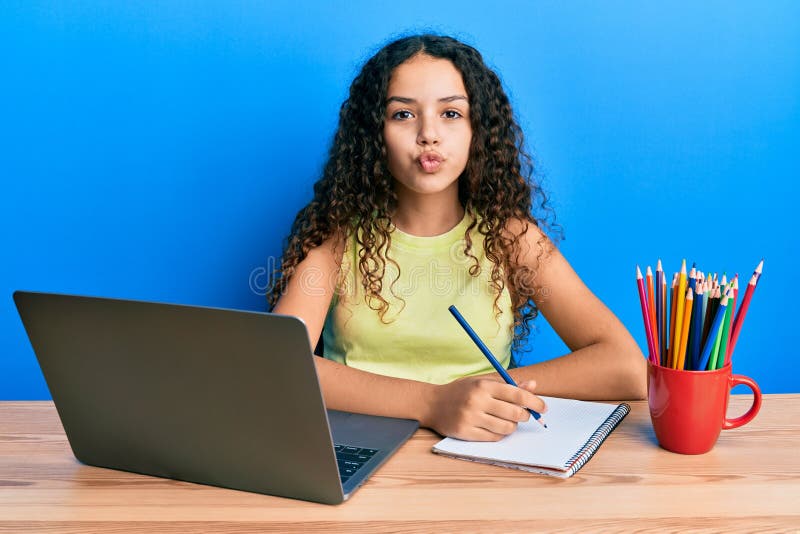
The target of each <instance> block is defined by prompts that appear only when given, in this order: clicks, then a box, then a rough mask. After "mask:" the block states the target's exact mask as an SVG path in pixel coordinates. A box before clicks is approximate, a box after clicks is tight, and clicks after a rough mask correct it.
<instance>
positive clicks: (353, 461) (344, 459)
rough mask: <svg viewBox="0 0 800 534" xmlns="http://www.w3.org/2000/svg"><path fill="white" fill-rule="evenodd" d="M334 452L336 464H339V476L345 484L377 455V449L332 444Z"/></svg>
mask: <svg viewBox="0 0 800 534" xmlns="http://www.w3.org/2000/svg"><path fill="white" fill-rule="evenodd" d="M333 448H334V449H335V450H336V463H338V464H339V476H340V477H341V479H342V482H346V481H347V480H348V479H349V478H350V477H351V476H353V475H354V474H355V472H356V471H358V470H359V469H360V468H361V467H362V466H363V465H364V464H365V463H367V462H368V461H370V459H371V458H372V457H373V456H375V455H376V454H377V453H378V449H367V448H363V447H353V446H350V445H342V444H334V445H333Z"/></svg>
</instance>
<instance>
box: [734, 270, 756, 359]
mask: <svg viewBox="0 0 800 534" xmlns="http://www.w3.org/2000/svg"><path fill="white" fill-rule="evenodd" d="M758 278H759V276H758V274H757V273H753V276H752V277H751V278H750V282H749V283H748V284H747V289H746V290H745V292H744V297H743V298H742V305H741V306H739V312H738V313H737V314H736V318H735V319H734V321H733V334H731V348H730V353H731V356H732V355H733V351H734V349H735V348H736V341H738V340H739V333H740V332H741V331H742V323H744V318H745V316H746V315H747V309H748V308H749V307H750V299H751V298H753V292H754V291H755V290H756V283H757V282H758Z"/></svg>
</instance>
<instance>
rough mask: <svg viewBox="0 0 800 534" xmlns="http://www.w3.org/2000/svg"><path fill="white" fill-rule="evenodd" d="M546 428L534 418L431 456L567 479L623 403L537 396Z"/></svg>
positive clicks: (624, 411) (446, 445)
mask: <svg viewBox="0 0 800 534" xmlns="http://www.w3.org/2000/svg"><path fill="white" fill-rule="evenodd" d="M540 398H541V399H542V400H544V402H545V404H547V412H546V413H544V414H543V416H544V418H545V420H546V421H547V428H546V429H545V428H543V427H542V425H540V424H539V423H538V422H536V421H535V420H534V419H533V417H531V418H530V420H529V421H526V422H524V423H520V424H519V425H518V426H517V430H516V431H515V432H514V433H513V434H510V435H508V436H506V437H505V438H503V439H501V440H500V441H494V442H488V441H463V440H460V439H454V438H445V439H443V440H442V441H440V442H439V443H437V444H436V445H434V447H433V452H435V453H438V454H442V455H444V456H450V457H452V458H459V459H462V460H471V461H474V462H481V463H487V464H492V465H499V466H502V467H510V468H513V469H521V470H523V471H530V472H532V473H539V474H543V475H550V476H554V477H560V478H568V477H571V476H572V475H574V474H575V473H577V472H578V470H579V469H580V468H581V467H583V466H584V465H585V464H586V462H588V461H589V460H590V459H591V458H592V456H594V453H595V452H597V449H599V448H600V445H602V444H603V442H604V441H605V439H606V438H607V437H608V436H609V434H611V432H612V431H613V430H614V429H615V428H616V427H617V425H618V424H619V423H620V421H622V420H623V419H624V418H625V416H626V415H628V412H630V409H631V408H630V406H629V405H627V404H624V403H623V404H604V403H600V402H586V401H578V400H572V399H559V398H556V397H540Z"/></svg>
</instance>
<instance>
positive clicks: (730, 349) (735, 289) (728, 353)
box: [725, 273, 739, 365]
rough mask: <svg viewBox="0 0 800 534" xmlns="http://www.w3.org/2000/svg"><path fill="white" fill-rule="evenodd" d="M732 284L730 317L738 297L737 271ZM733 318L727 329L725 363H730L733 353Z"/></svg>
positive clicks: (734, 312)
mask: <svg viewBox="0 0 800 534" xmlns="http://www.w3.org/2000/svg"><path fill="white" fill-rule="evenodd" d="M731 285H732V286H733V301H732V302H731V310H732V312H731V313H732V314H733V315H731V317H735V316H736V301H737V299H738V298H739V273H736V276H734V277H733V281H732V282H731ZM733 324H734V323H733V320H731V326H730V328H729V329H728V344H727V347H728V350H727V351H726V354H725V365H728V364H729V363H731V354H733V345H731V339H733Z"/></svg>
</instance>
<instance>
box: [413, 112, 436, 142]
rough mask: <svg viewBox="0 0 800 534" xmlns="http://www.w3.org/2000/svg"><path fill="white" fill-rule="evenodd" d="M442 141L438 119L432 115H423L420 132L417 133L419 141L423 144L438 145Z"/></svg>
mask: <svg viewBox="0 0 800 534" xmlns="http://www.w3.org/2000/svg"><path fill="white" fill-rule="evenodd" d="M440 141H441V139H440V137H439V130H438V128H437V125H436V120H435V119H432V118H430V117H422V118H421V119H420V121H419V132H418V133H417V143H418V144H420V145H423V146H427V145H438V144H439V142H440Z"/></svg>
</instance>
